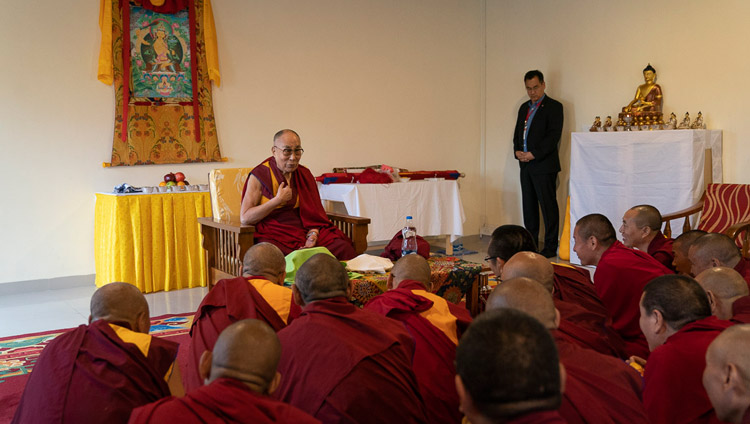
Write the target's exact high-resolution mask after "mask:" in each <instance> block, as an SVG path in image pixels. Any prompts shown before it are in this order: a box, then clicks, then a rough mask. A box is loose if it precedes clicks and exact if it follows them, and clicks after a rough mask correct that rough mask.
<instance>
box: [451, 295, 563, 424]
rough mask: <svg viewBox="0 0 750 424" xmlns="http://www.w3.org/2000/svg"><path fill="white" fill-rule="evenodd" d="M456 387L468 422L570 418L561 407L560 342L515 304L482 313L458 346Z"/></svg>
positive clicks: (551, 421) (516, 422) (553, 423)
mask: <svg viewBox="0 0 750 424" xmlns="http://www.w3.org/2000/svg"><path fill="white" fill-rule="evenodd" d="M456 372H457V375H456V390H457V391H458V395H459V398H460V399H461V410H462V411H463V412H464V413H465V414H466V418H467V419H468V421H469V422H471V423H475V424H481V423H500V422H502V423H514V424H521V423H529V424H531V423H547V424H557V423H565V420H564V419H563V418H562V417H561V416H560V414H559V413H558V412H557V408H559V407H560V401H561V398H562V396H561V392H562V388H563V386H564V385H565V381H564V380H565V375H564V373H563V372H562V366H561V365H560V361H559V360H558V355H557V349H556V348H555V342H554V340H553V339H552V337H551V336H550V334H549V332H548V331H547V330H546V329H545V328H544V326H543V325H542V324H540V323H539V321H537V320H536V319H534V318H533V317H531V316H529V315H527V314H525V313H523V312H521V311H518V310H514V309H499V310H493V311H486V312H484V313H482V314H481V315H480V316H479V317H477V319H476V320H474V322H473V323H472V324H471V326H470V327H469V330H468V331H467V332H466V334H465V335H464V336H463V337H462V338H461V341H460V342H459V343H458V348H457V350H456Z"/></svg>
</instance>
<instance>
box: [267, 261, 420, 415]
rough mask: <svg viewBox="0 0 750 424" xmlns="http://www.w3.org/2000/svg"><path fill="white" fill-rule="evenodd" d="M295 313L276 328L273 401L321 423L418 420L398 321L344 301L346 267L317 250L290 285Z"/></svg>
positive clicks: (407, 339)
mask: <svg viewBox="0 0 750 424" xmlns="http://www.w3.org/2000/svg"><path fill="white" fill-rule="evenodd" d="M292 293H293V295H294V300H295V302H297V303H298V304H299V305H300V306H302V314H301V315H300V316H299V317H298V318H297V319H295V320H294V322H292V323H291V324H290V325H289V326H287V327H286V328H284V329H283V330H281V331H279V339H280V340H281V347H282V352H281V362H280V363H279V372H280V373H281V375H282V376H283V378H282V380H281V385H280V386H279V388H278V390H276V392H274V397H276V398H277V399H279V400H281V401H283V402H286V403H289V404H291V405H294V406H296V407H298V408H300V409H302V410H303V411H305V412H307V413H309V414H311V415H313V416H314V417H315V418H317V419H319V420H321V421H322V422H324V423H360V422H371V423H421V422H426V418H425V408H424V404H423V402H422V397H421V396H420V394H419V386H418V385H417V381H416V378H415V377H414V372H413V371H412V368H411V360H412V357H413V355H414V342H413V341H412V338H411V336H410V335H409V333H408V332H407V331H406V328H404V326H403V324H402V323H400V322H398V321H396V320H392V319H390V318H386V317H384V316H382V315H379V314H376V313H374V312H370V311H364V310H361V309H359V308H357V307H356V306H354V305H353V304H351V303H349V300H348V299H349V296H350V294H351V287H350V284H349V278H348V277H347V273H346V270H345V269H344V267H343V266H342V265H341V263H340V262H338V261H337V260H336V259H335V258H334V257H332V256H329V255H325V254H317V255H314V256H312V257H311V258H310V259H308V260H307V262H305V263H304V264H303V265H302V266H301V267H300V268H299V270H298V271H297V273H296V275H295V283H294V286H292Z"/></svg>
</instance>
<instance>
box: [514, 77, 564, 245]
mask: <svg viewBox="0 0 750 424" xmlns="http://www.w3.org/2000/svg"><path fill="white" fill-rule="evenodd" d="M523 80H524V84H525V85H526V93H528V95H529V99H530V100H529V101H528V102H526V103H524V104H522V105H521V107H520V108H519V109H518V120H517V121H516V130H515V132H514V133H513V150H514V151H515V156H516V159H518V163H519V165H520V166H521V196H522V198H523V222H524V225H525V226H526V229H527V230H529V232H530V233H531V235H532V236H533V237H534V241H538V238H539V207H540V206H541V209H542V217H543V219H544V228H545V234H544V248H543V249H542V251H541V254H542V255H544V256H545V257H548V258H551V257H554V256H556V255H557V243H558V240H557V236H558V232H559V215H560V212H559V210H558V207H557V194H556V191H557V187H556V186H557V173H558V172H560V159H559V158H558V156H557V146H558V143H559V142H560V135H561V134H562V126H563V107H562V104H560V102H558V101H557V100H554V99H552V98H551V97H549V96H546V95H545V94H544V89H545V88H546V86H545V84H544V75H542V73H541V72H539V71H529V72H527V73H526V75H525V76H524V78H523Z"/></svg>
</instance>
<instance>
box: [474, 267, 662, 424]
mask: <svg viewBox="0 0 750 424" xmlns="http://www.w3.org/2000/svg"><path fill="white" fill-rule="evenodd" d="M508 265H510V262H509V263H508ZM506 268H507V267H506ZM499 308H511V309H517V310H519V311H521V312H525V313H527V314H529V315H531V316H532V317H534V318H536V319H537V320H539V322H541V323H542V325H544V326H545V327H546V328H547V329H548V330H549V331H550V332H551V333H552V336H553V337H554V339H555V344H556V345H557V351H558V353H559V355H560V362H561V363H562V364H563V366H564V367H565V373H566V376H567V378H566V381H565V390H564V391H563V401H562V405H561V406H560V410H559V412H560V415H562V417H563V418H565V419H566V420H567V421H568V422H569V423H630V424H634V423H646V422H648V420H647V419H646V412H645V411H644V409H643V404H642V403H641V376H640V375H639V374H638V372H637V371H636V370H634V369H633V368H632V367H630V366H629V365H627V364H626V363H625V362H624V361H623V360H621V359H617V358H613V357H611V356H608V355H602V354H600V353H598V352H595V351H593V350H591V349H585V348H582V347H580V346H579V345H577V344H575V343H571V342H570V341H568V339H567V338H566V337H563V336H562V335H561V334H560V332H559V331H558V330H557V329H558V326H559V324H560V313H559V311H557V310H556V309H555V305H554V303H553V302H552V298H551V297H550V296H549V293H548V291H547V289H546V288H544V287H543V286H542V285H541V284H539V283H538V282H537V281H535V280H533V279H531V278H526V277H519V278H511V279H509V280H505V281H503V283H502V284H500V285H499V286H497V287H496V288H495V289H494V290H493V291H492V294H490V297H489V299H488V300H487V309H488V310H495V309H499Z"/></svg>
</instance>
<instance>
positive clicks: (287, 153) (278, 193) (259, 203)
mask: <svg viewBox="0 0 750 424" xmlns="http://www.w3.org/2000/svg"><path fill="white" fill-rule="evenodd" d="M303 151H304V150H302V144H301V141H300V138H299V135H297V133H296V132H294V131H292V130H281V131H279V132H277V133H276V135H275V136H274V137H273V147H272V148H271V153H272V154H273V156H271V157H269V158H268V159H266V160H265V161H263V163H261V164H260V165H258V166H256V167H255V168H254V169H253V170H252V171H251V172H250V175H249V176H248V178H247V181H246V182H245V188H244V189H243V191H242V209H241V213H240V220H241V222H242V224H245V225H255V241H256V242H263V241H265V242H269V243H273V244H275V245H276V246H278V248H279V249H281V251H282V252H283V253H284V254H285V255H288V254H289V253H291V252H292V251H294V250H297V249H300V248H302V247H313V246H323V247H326V248H328V250H330V251H331V253H333V254H334V255H335V256H336V257H337V258H339V259H340V260H342V261H344V260H349V259H352V258H353V257H355V256H357V255H356V253H355V252H354V245H353V244H352V241H351V240H350V239H349V237H347V236H346V235H345V234H344V233H342V232H341V230H339V229H338V228H336V226H335V225H333V224H332V223H331V221H329V220H328V215H326V212H325V210H324V209H323V205H322V203H321V201H320V194H319V193H318V186H317V185H316V183H315V179H314V178H313V175H312V173H310V170H309V169H307V168H305V167H304V166H302V165H300V164H299V160H300V158H301V157H302V152H303Z"/></svg>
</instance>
